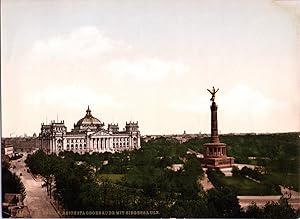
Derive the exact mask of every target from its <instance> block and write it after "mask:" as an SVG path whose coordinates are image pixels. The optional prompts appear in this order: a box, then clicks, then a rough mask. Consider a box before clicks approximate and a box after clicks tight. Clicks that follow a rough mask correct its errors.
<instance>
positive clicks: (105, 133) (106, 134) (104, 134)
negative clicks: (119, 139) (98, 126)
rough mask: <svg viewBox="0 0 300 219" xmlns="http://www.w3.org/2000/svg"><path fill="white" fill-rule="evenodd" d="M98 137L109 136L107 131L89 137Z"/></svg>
mask: <svg viewBox="0 0 300 219" xmlns="http://www.w3.org/2000/svg"><path fill="white" fill-rule="evenodd" d="M98 136H111V134H109V133H108V131H106V130H100V131H97V132H95V133H93V134H91V137H98Z"/></svg>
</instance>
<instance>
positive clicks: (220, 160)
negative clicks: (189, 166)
mask: <svg viewBox="0 0 300 219" xmlns="http://www.w3.org/2000/svg"><path fill="white" fill-rule="evenodd" d="M233 164H234V158H233V157H205V158H202V159H201V165H202V166H203V167H207V168H228V167H232V166H233Z"/></svg>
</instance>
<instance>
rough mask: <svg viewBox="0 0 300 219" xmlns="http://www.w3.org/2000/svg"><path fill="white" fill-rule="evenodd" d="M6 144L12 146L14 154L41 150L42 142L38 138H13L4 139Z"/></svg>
mask: <svg viewBox="0 0 300 219" xmlns="http://www.w3.org/2000/svg"><path fill="white" fill-rule="evenodd" d="M4 141H5V142H6V144H9V145H12V146H13V148H14V152H17V153H20V152H28V153H30V152H32V151H34V150H36V149H37V148H40V140H39V138H37V137H26V138H25V137H11V138H4Z"/></svg>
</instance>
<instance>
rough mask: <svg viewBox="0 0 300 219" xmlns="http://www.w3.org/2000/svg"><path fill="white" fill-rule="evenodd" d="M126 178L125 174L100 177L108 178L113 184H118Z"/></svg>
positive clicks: (106, 174)
mask: <svg viewBox="0 0 300 219" xmlns="http://www.w3.org/2000/svg"><path fill="white" fill-rule="evenodd" d="M124 176H125V174H110V173H103V174H100V175H99V177H103V178H107V179H108V180H109V181H110V182H112V183H117V182H118V181H121V179H122V177H124Z"/></svg>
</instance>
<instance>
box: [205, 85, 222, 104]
mask: <svg viewBox="0 0 300 219" xmlns="http://www.w3.org/2000/svg"><path fill="white" fill-rule="evenodd" d="M207 90H208V91H209V93H211V95H212V96H211V98H210V100H211V101H212V102H215V96H216V93H217V92H218V90H219V88H218V89H217V90H216V89H215V87H213V89H212V90H209V89H207Z"/></svg>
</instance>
